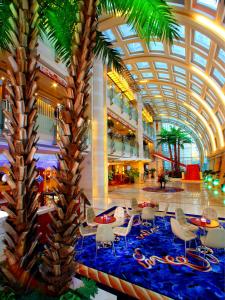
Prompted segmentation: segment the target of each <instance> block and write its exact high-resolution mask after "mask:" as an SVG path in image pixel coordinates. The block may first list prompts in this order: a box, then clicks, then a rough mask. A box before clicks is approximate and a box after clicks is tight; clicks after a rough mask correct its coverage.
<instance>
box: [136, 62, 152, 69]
mask: <svg viewBox="0 0 225 300" xmlns="http://www.w3.org/2000/svg"><path fill="white" fill-rule="evenodd" d="M136 65H137V67H138V69H147V68H149V67H150V65H149V63H148V62H147V61H142V62H137V63H136Z"/></svg>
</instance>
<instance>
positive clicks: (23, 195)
mask: <svg viewBox="0 0 225 300" xmlns="http://www.w3.org/2000/svg"><path fill="white" fill-rule="evenodd" d="M39 2H40V3H41V9H40V6H39V3H38V1H37V0H31V1H23V0H18V1H16V0H15V1H9V0H3V1H1V2H0V35H1V39H0V50H2V51H4V53H5V54H6V57H7V75H8V79H9V81H10V84H8V85H7V86H6V89H7V91H8V100H9V102H10V104H11V112H8V111H4V114H5V116H6V118H7V120H8V128H9V131H8V132H6V133H4V136H5V138H6V141H7V143H8V150H7V151H5V154H6V156H7V158H8V160H9V163H10V167H9V173H10V176H9V178H8V184H9V186H10V187H11V193H12V194H10V193H8V192H3V193H2V194H3V197H5V198H6V200H7V201H8V203H9V204H8V207H5V208H4V209H5V210H6V211H7V213H8V214H9V217H8V219H7V225H6V231H7V232H6V241H5V243H6V250H5V255H6V264H5V265H4V267H2V268H1V272H2V273H3V274H4V276H5V279H7V280H8V282H9V283H10V285H11V287H13V288H14V289H15V290H18V291H21V292H23V291H25V290H27V288H28V285H29V283H30V282H31V278H32V277H33V276H32V273H33V271H34V267H35V266H36V262H37V260H38V255H37V253H36V249H37V244H38V238H39V237H38V236H36V234H35V223H36V220H35V215H36V211H37V208H38V200H39V194H37V193H36V192H35V191H34V188H33V183H34V179H35V177H36V175H37V174H38V172H37V170H36V160H35V158H34V155H35V153H36V150H37V146H36V145H37V142H38V137H37V129H38V128H37V126H36V119H37V107H36V99H35V93H36V91H37V81H36V79H37V78H36V73H37V60H38V58H39V57H38V55H37V45H38V37H39V32H40V27H41V30H42V31H43V30H44V28H43V27H42V26H41V25H43V21H44V20H43V18H44V16H45V13H44V12H45V10H47V9H49V7H52V5H54V4H55V3H57V2H58V1H42V0H40V1H39ZM97 45H98V47H96V54H97V55H101V54H102V52H103V54H104V57H105V58H107V59H108V64H109V65H113V66H114V68H116V69H118V70H119V69H121V66H122V63H121V58H120V57H119V55H118V53H117V51H115V50H113V49H110V48H109V47H110V46H111V44H110V43H109V42H108V41H107V40H105V39H104V38H103V37H102V36H101V34H99V38H98V44H97ZM100 45H101V49H103V50H100ZM108 48H109V49H108Z"/></svg>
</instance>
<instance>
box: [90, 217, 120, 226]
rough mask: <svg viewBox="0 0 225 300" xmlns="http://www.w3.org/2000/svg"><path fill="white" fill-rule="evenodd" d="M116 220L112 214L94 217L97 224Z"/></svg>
mask: <svg viewBox="0 0 225 300" xmlns="http://www.w3.org/2000/svg"><path fill="white" fill-rule="evenodd" d="M115 221H116V218H115V217H113V216H98V217H95V218H94V222H95V223H98V224H110V223H113V222H115Z"/></svg>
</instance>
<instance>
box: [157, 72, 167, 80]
mask: <svg viewBox="0 0 225 300" xmlns="http://www.w3.org/2000/svg"><path fill="white" fill-rule="evenodd" d="M158 78H159V79H170V76H169V74H167V73H158Z"/></svg>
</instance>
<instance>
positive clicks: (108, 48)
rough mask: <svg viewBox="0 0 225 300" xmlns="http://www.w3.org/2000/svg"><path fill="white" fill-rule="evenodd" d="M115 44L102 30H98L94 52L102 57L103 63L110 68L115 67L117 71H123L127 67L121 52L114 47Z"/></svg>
mask: <svg viewBox="0 0 225 300" xmlns="http://www.w3.org/2000/svg"><path fill="white" fill-rule="evenodd" d="M112 47H113V44H112V43H111V42H110V41H109V40H108V39H107V38H106V37H105V36H104V34H103V33H102V32H100V31H97V35H96V45H95V48H94V54H95V56H97V57H98V58H100V59H101V60H102V62H103V64H106V65H107V66H108V67H109V68H112V67H113V68H114V69H115V70H116V71H117V72H122V71H123V70H124V69H125V66H124V63H123V60H122V58H121V56H120V53H119V52H118V51H117V50H115V49H113V48H112Z"/></svg>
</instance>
